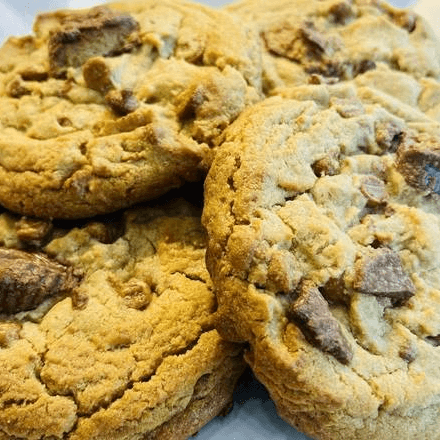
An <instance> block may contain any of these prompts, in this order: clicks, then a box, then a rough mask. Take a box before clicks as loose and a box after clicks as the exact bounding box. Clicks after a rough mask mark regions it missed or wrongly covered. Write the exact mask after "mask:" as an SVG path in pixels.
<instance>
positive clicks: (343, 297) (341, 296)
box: [319, 276, 350, 305]
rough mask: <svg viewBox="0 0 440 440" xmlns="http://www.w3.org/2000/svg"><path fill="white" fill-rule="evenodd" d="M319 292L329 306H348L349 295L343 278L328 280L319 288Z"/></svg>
mask: <svg viewBox="0 0 440 440" xmlns="http://www.w3.org/2000/svg"><path fill="white" fill-rule="evenodd" d="M319 291H320V292H321V293H322V295H323V296H324V298H325V299H326V300H327V301H328V302H329V303H330V304H343V305H349V304H350V293H349V292H348V291H347V289H346V288H345V282H344V277H343V276H341V277H340V278H330V279H329V280H328V281H327V282H326V283H325V284H324V285H323V286H322V287H320V288H319Z"/></svg>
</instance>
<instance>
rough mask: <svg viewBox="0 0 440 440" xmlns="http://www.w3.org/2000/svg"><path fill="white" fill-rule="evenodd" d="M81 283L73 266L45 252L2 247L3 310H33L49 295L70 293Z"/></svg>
mask: <svg viewBox="0 0 440 440" xmlns="http://www.w3.org/2000/svg"><path fill="white" fill-rule="evenodd" d="M78 283H79V276H78V275H77V274H76V273H74V270H73V269H72V268H68V267H66V266H63V265H62V264H60V263H57V262H55V261H52V260H50V259H49V258H48V257H47V256H45V255H44V254H41V253H30V252H24V251H21V250H16V249H6V248H0V313H7V314H12V313H18V312H22V311H26V310H32V309H34V308H36V307H38V306H39V305H40V304H41V303H42V302H43V301H44V300H45V299H47V298H49V297H52V296H55V295H61V294H68V293H70V292H71V291H73V289H74V288H75V287H76V286H77V284H78Z"/></svg>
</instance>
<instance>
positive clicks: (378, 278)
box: [353, 248, 416, 301]
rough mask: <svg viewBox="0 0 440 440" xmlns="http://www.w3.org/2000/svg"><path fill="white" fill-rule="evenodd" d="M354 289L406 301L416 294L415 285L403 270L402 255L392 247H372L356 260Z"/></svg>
mask: <svg viewBox="0 0 440 440" xmlns="http://www.w3.org/2000/svg"><path fill="white" fill-rule="evenodd" d="M355 271H356V276H355V280H354V283H353V287H354V289H356V290H357V291H359V292H361V293H365V294H369V295H375V296H378V297H381V296H382V297H383V296H384V297H388V298H391V299H393V300H397V301H404V300H407V299H408V298H410V297H412V296H413V295H414V294H415V290H416V289H415V287H414V284H413V283H412V281H411V279H410V278H409V276H408V275H407V274H406V273H405V272H404V271H403V267H402V263H401V261H400V257H399V256H398V255H397V254H396V253H395V252H393V251H392V250H390V249H387V248H378V249H370V250H369V253H368V254H367V255H365V256H363V257H362V258H360V259H359V260H358V261H357V262H356V266H355Z"/></svg>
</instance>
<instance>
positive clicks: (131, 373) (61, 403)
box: [0, 200, 244, 440]
mask: <svg viewBox="0 0 440 440" xmlns="http://www.w3.org/2000/svg"><path fill="white" fill-rule="evenodd" d="M45 224H46V225H47V222H43V221H39V220H32V219H27V218H22V219H19V218H17V217H15V216H12V215H10V214H2V215H1V216H0V237H1V238H0V241H1V244H2V247H1V248H0V439H2V440H6V439H8V440H12V439H17V438H23V439H24V438H25V439H29V440H32V439H41V438H51V439H69V440H80V439H83V440H92V439H102V440H109V439H115V440H116V439H118V440H119V439H139V438H144V439H164V440H165V439H167V440H168V439H186V438H188V437H189V436H191V435H193V434H195V433H196V432H197V431H198V430H199V429H200V428H201V427H202V426H203V425H204V424H205V423H207V422H208V421H209V420H211V419H212V418H213V417H215V416H216V415H218V414H219V413H221V412H222V411H223V410H225V408H228V406H229V405H230V403H231V400H232V392H233V388H234V385H235V382H236V380H237V378H238V376H239V375H240V374H241V372H242V371H243V368H244V363H243V360H242V350H241V347H240V346H239V345H237V344H231V343H230V342H225V341H223V340H222V339H221V338H220V336H219V335H218V333H217V331H216V330H214V327H213V317H214V313H215V311H216V300H215V297H214V294H213V292H212V289H211V282H210V278H209V275H208V272H207V271H206V269H205V263H204V256H205V241H206V240H205V232H204V230H203V229H202V227H201V224H200V211H199V209H196V208H194V207H193V206H192V205H190V204H188V203H187V202H184V201H182V200H180V201H174V202H169V203H167V204H166V205H161V206H155V207H153V206H150V207H142V208H135V209H133V210H130V211H127V212H126V213H124V215H123V216H122V217H121V218H119V220H118V219H116V218H115V219H113V220H112V221H105V220H104V219H101V221H97V220H96V221H88V222H85V223H84V224H83V225H82V226H81V227H76V228H73V229H70V230H66V229H60V228H59V225H55V227H53V228H52V230H51V232H50V231H49V229H50V228H45V227H44V225H45ZM44 231H45V232H44Z"/></svg>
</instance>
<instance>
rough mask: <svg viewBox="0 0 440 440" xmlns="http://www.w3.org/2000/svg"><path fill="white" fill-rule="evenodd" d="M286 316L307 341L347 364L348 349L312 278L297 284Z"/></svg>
mask: <svg viewBox="0 0 440 440" xmlns="http://www.w3.org/2000/svg"><path fill="white" fill-rule="evenodd" d="M289 318H291V319H292V320H293V321H294V322H295V323H296V324H297V325H298V326H299V328H300V329H301V331H302V332H303V334H304V337H305V338H306V339H307V341H308V342H309V343H310V344H312V345H314V346H315V347H317V348H319V349H320V350H322V351H324V352H326V353H329V354H331V355H332V356H334V357H335V358H336V359H337V360H338V361H339V362H341V363H342V364H345V365H347V364H349V363H350V361H351V360H352V358H353V352H352V349H351V347H350V345H349V343H348V341H347V339H346V338H345V336H344V335H343V334H342V331H341V328H340V327H339V323H338V321H337V320H336V319H335V317H334V316H333V315H332V313H331V311H330V308H329V305H328V303H327V301H326V300H325V299H324V297H323V296H322V295H321V292H320V291H319V290H318V288H317V287H316V285H315V284H314V283H313V282H312V281H308V280H306V281H303V282H302V283H301V287H300V292H299V297H298V299H297V300H296V301H295V302H294V303H293V304H292V305H291V306H290V309H289Z"/></svg>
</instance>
